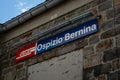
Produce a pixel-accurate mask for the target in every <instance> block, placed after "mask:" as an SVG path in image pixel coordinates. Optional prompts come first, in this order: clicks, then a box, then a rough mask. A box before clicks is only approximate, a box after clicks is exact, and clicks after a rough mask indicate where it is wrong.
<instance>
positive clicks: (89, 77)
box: [83, 68, 95, 80]
mask: <svg viewBox="0 0 120 80" xmlns="http://www.w3.org/2000/svg"><path fill="white" fill-rule="evenodd" d="M83 73H84V74H83V80H95V77H94V69H93V68H87V69H84V70H83Z"/></svg>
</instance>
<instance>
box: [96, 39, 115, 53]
mask: <svg viewBox="0 0 120 80" xmlns="http://www.w3.org/2000/svg"><path fill="white" fill-rule="evenodd" d="M111 47H113V40H112V39H108V40H103V41H101V42H100V43H98V45H97V46H96V51H97V52H99V51H100V52H102V51H104V50H106V49H109V48H111Z"/></svg>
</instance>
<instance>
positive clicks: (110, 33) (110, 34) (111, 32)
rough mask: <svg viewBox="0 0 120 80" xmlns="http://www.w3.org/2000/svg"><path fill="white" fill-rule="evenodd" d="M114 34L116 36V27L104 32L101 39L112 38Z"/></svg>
mask: <svg viewBox="0 0 120 80" xmlns="http://www.w3.org/2000/svg"><path fill="white" fill-rule="evenodd" d="M113 36H115V29H114V28H112V29H110V30H108V31H105V32H103V33H102V34H101V36H100V37H101V39H106V38H110V37H113Z"/></svg>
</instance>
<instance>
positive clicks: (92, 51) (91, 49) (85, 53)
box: [83, 46, 94, 55]
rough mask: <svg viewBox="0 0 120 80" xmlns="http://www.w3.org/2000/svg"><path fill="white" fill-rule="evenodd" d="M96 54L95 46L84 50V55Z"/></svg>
mask: <svg viewBox="0 0 120 80" xmlns="http://www.w3.org/2000/svg"><path fill="white" fill-rule="evenodd" d="M93 53H94V47H93V46H88V47H85V48H84V49H83V54H84V55H89V54H93Z"/></svg>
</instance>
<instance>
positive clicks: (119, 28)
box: [115, 26, 120, 35]
mask: <svg viewBox="0 0 120 80" xmlns="http://www.w3.org/2000/svg"><path fill="white" fill-rule="evenodd" d="M115 34H116V35H118V34H120V26H117V27H116V30H115Z"/></svg>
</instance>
